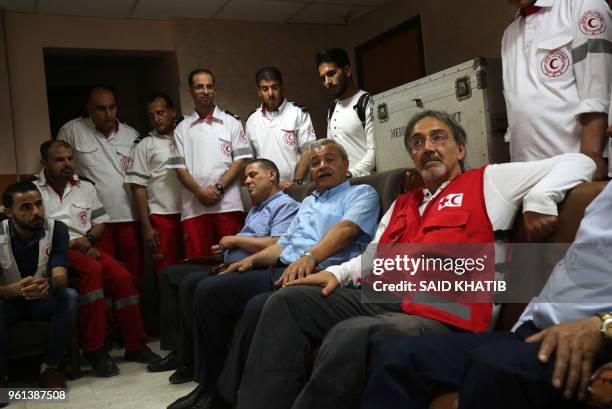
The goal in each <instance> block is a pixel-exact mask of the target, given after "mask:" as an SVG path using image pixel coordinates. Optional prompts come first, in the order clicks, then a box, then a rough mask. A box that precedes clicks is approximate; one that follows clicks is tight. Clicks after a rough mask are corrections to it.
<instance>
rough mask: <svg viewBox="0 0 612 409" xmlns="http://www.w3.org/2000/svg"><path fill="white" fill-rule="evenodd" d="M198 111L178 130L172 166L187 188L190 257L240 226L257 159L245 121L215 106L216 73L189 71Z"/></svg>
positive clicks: (185, 206) (184, 211)
mask: <svg viewBox="0 0 612 409" xmlns="http://www.w3.org/2000/svg"><path fill="white" fill-rule="evenodd" d="M188 78H189V95H191V98H192V99H193V103H194V105H195V110H194V112H193V113H192V114H191V115H189V116H187V117H185V119H183V121H181V123H179V124H178V125H177V127H176V129H175V130H174V143H175V149H174V152H173V153H172V155H171V157H170V159H169V161H168V165H167V167H168V168H170V169H176V172H177V175H178V179H179V181H180V182H181V184H182V185H183V187H182V190H181V203H182V214H181V220H182V223H183V232H184V243H185V256H186V257H188V258H193V257H199V256H210V255H211V254H212V253H211V250H210V249H211V247H212V246H213V245H214V244H216V243H218V242H219V240H221V238H222V237H224V236H232V235H235V234H236V233H238V231H240V229H241V227H242V224H243V221H244V208H243V205H242V200H241V198H240V188H239V183H238V179H239V177H240V175H242V174H243V172H244V165H245V163H246V161H247V160H249V159H251V158H252V156H253V155H252V153H251V147H250V145H249V142H248V139H247V138H246V135H245V133H244V130H243V129H242V124H241V123H240V121H239V120H238V119H237V118H236V117H235V116H234V115H233V114H231V113H229V112H227V111H224V110H222V109H220V108H219V107H218V106H216V105H215V94H216V84H215V76H214V74H213V73H212V72H211V71H209V70H207V69H204V68H197V69H195V70H193V71H192V72H191V73H189V77H188Z"/></svg>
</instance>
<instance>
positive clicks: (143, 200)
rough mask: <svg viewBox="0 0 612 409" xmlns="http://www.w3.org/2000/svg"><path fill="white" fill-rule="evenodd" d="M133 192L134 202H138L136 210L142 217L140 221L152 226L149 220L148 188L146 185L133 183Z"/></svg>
mask: <svg viewBox="0 0 612 409" xmlns="http://www.w3.org/2000/svg"><path fill="white" fill-rule="evenodd" d="M131 186H132V193H134V202H136V211H137V212H138V216H139V217H140V222H141V223H142V224H143V225H146V226H150V225H151V221H150V220H149V199H148V197H147V188H146V187H144V186H140V185H136V184H133V183H132V184H131Z"/></svg>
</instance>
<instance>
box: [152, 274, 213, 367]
mask: <svg viewBox="0 0 612 409" xmlns="http://www.w3.org/2000/svg"><path fill="white" fill-rule="evenodd" d="M209 271H210V267H207V266H199V265H193V264H175V265H172V266H170V267H168V268H166V269H164V270H163V271H162V272H161V274H160V277H159V293H160V298H161V340H160V346H161V349H163V350H167V351H176V352H177V353H178V356H179V360H180V361H181V363H183V364H185V365H187V366H189V367H193V295H194V293H195V289H196V286H197V284H198V283H199V282H200V281H201V280H203V279H205V278H206V277H208V276H209Z"/></svg>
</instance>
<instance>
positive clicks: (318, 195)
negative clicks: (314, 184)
mask: <svg viewBox="0 0 612 409" xmlns="http://www.w3.org/2000/svg"><path fill="white" fill-rule="evenodd" d="M350 187H351V184H350V183H349V181H348V180H346V181H344V182H342V183H340V184H339V185H338V186H334V187H332V188H331V189H327V190H326V191H325V192H323V193H320V192H319V191H318V190H315V191H314V192H312V195H313V196H314V197H315V199H316V200H319V199H323V198H331V197H333V196H335V195H337V194H338V193H340V192H344V191H345V190H346V189H348V188H350Z"/></svg>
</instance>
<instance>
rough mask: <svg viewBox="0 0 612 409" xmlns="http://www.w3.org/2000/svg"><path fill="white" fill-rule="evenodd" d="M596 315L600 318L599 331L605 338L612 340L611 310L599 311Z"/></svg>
mask: <svg viewBox="0 0 612 409" xmlns="http://www.w3.org/2000/svg"><path fill="white" fill-rule="evenodd" d="M597 316H598V317H599V319H601V327H599V331H601V334H602V335H603V337H604V338H605V339H607V340H612V312H600V313H599V314H597Z"/></svg>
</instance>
